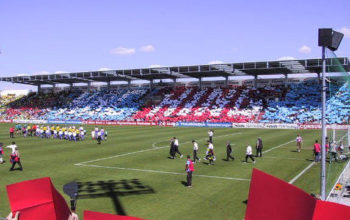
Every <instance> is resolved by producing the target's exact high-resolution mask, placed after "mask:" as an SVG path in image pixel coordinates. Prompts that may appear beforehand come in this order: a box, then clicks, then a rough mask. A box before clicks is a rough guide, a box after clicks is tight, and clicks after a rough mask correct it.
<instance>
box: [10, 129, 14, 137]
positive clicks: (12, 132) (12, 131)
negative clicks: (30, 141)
mask: <svg viewBox="0 0 350 220" xmlns="http://www.w3.org/2000/svg"><path fill="white" fill-rule="evenodd" d="M14 133H15V128H14V127H13V126H12V127H11V128H10V138H14Z"/></svg>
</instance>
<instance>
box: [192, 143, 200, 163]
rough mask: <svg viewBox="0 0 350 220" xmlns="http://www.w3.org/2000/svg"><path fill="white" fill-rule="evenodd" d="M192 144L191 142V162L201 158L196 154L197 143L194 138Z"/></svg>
mask: <svg viewBox="0 0 350 220" xmlns="http://www.w3.org/2000/svg"><path fill="white" fill-rule="evenodd" d="M192 144H193V162H194V163H195V162H196V160H198V162H200V161H201V159H199V157H198V156H197V154H198V149H199V147H198V144H197V142H196V141H195V140H193V141H192Z"/></svg>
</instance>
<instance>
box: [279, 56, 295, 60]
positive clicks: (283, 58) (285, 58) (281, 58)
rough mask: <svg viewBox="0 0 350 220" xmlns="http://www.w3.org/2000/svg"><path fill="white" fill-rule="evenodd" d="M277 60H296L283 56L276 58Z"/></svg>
mask: <svg viewBox="0 0 350 220" xmlns="http://www.w3.org/2000/svg"><path fill="white" fill-rule="evenodd" d="M278 60H296V58H295V57H291V56H284V57H280V58H278Z"/></svg>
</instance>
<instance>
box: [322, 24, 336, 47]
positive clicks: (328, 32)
mask: <svg viewBox="0 0 350 220" xmlns="http://www.w3.org/2000/svg"><path fill="white" fill-rule="evenodd" d="M332 34H333V31H332V28H320V29H318V46H320V47H323V46H324V47H330V46H332Z"/></svg>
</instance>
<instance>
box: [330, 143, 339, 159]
mask: <svg viewBox="0 0 350 220" xmlns="http://www.w3.org/2000/svg"><path fill="white" fill-rule="evenodd" d="M333 159H334V160H335V161H336V162H337V161H338V152H337V144H336V143H335V141H333V142H332V143H331V149H330V157H329V162H332V161H333Z"/></svg>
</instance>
